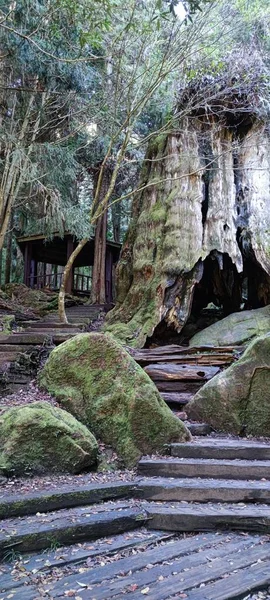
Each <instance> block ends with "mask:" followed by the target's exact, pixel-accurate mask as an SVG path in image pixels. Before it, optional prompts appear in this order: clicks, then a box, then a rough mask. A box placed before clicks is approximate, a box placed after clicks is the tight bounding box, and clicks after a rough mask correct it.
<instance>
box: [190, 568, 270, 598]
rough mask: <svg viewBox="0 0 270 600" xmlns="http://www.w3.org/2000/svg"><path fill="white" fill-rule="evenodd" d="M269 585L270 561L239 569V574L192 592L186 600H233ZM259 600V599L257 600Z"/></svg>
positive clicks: (232, 574) (233, 574)
mask: <svg viewBox="0 0 270 600" xmlns="http://www.w3.org/2000/svg"><path fill="white" fill-rule="evenodd" d="M269 585H270V561H269V560H267V561H264V562H263V564H260V563H258V564H253V565H252V567H250V566H249V567H247V568H245V569H241V570H240V571H239V573H230V575H229V576H228V577H226V578H224V579H222V580H221V581H220V580H219V581H217V582H215V583H211V584H208V585H207V586H206V587H205V588H203V589H202V588H200V589H199V590H198V589H197V590H193V591H191V592H189V594H188V600H235V598H239V597H241V598H242V596H243V594H247V593H248V594H250V593H253V592H256V591H259V590H262V589H265V588H266V587H268V586H269ZM258 600H259V598H258Z"/></svg>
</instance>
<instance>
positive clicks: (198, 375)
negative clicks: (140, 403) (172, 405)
mask: <svg viewBox="0 0 270 600" xmlns="http://www.w3.org/2000/svg"><path fill="white" fill-rule="evenodd" d="M144 370H145V372H146V373H147V375H149V377H151V379H153V380H154V381H166V380H171V381H183V380H188V381H190V380H191V381H192V380H193V381H208V380H209V379H212V377H214V375H216V374H217V373H219V372H220V368H219V367H203V368H201V369H200V368H198V367H197V366H193V365H175V364H169V363H161V364H158V365H156V364H153V365H148V366H147V367H145V369H144Z"/></svg>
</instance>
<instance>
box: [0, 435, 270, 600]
mask: <svg viewBox="0 0 270 600" xmlns="http://www.w3.org/2000/svg"><path fill="white" fill-rule="evenodd" d="M167 452H168V454H167V456H165V457H162V458H159V457H158V456H155V457H153V458H149V457H145V458H142V459H141V461H140V462H139V466H138V475H137V477H135V478H134V480H133V481H130V482H123V481H118V482H115V483H112V482H111V481H110V482H108V483H103V484H97V483H90V484H89V483H87V479H86V477H87V476H82V480H81V481H80V482H78V483H77V485H76V483H75V482H74V484H73V485H70V486H67V485H65V486H64V487H63V488H62V489H61V488H59V489H57V487H55V483H54V485H53V487H52V489H51V490H48V489H47V491H46V492H44V491H43V492H42V491H36V492H32V493H30V494H29V493H25V492H24V494H23V496H22V497H21V498H18V496H16V495H15V497H14V494H13V495H12V496H6V497H5V496H3V495H2V498H1V499H0V518H1V517H2V521H1V522H0V553H1V554H2V556H5V553H6V552H11V553H12V552H15V553H17V554H18V553H24V552H29V551H30V552H32V553H33V552H37V554H34V555H33V554H32V555H30V556H26V557H25V558H24V556H23V555H22V558H21V561H20V562H19V563H18V556H17V555H16V554H15V559H14V560H16V561H17V562H16V563H15V568H14V564H13V565H11V566H10V568H8V567H3V565H0V568H1V569H2V571H3V569H4V571H3V573H4V574H3V575H2V577H1V578H0V592H1V594H2V596H1V597H3V598H9V597H10V598H11V597H12V598H13V599H14V600H36V599H37V598H39V597H44V595H45V597H49V598H66V597H67V596H72V597H75V598H76V597H78V598H80V599H82V600H93V599H96V600H106V599H107V600H109V599H115V600H122V598H123V597H125V596H126V595H127V596H128V597H129V598H131V600H139V599H140V598H141V597H142V595H145V596H146V597H147V598H149V599H151V600H167V599H169V598H185V599H187V600H240V599H243V598H245V599H246V600H248V599H250V600H251V598H252V599H253V600H254V597H253V596H249V594H250V593H251V592H256V591H260V594H259V595H258V597H256V598H258V600H259V598H260V599H261V598H268V596H267V595H265V596H264V595H261V591H262V590H265V589H266V588H267V587H269V586H270V541H269V533H270V444H267V443H264V442H258V441H250V440H243V439H241V440H239V439H232V438H225V437H219V438H218V437H214V438H213V437H209V438H205V439H204V440H202V439H195V440H194V441H193V442H189V443H185V444H171V445H170V446H169V447H167ZM84 478H85V479H84ZM37 509H38V510H37ZM104 536H105V537H104ZM106 536H109V537H106ZM112 536H113V537H112ZM96 538H102V539H98V541H94V540H95V539H96ZM91 540H93V541H92V542H91V543H90V544H89V542H90V541H91ZM52 541H53V544H54V545H56V544H60V545H65V546H66V547H64V548H63V547H62V548H59V551H57V550H53V549H52V548H50V544H51V543H52ZM68 545H70V548H68ZM46 548H47V550H46ZM42 549H43V552H41V550H42ZM18 564H19V571H18V572H17V571H16V565H17V569H18ZM17 573H19V574H20V573H23V577H22V576H21V577H18V574H17ZM43 591H45V592H46V593H45V594H44V593H43ZM41 592H42V593H41ZM11 595H12V596H11Z"/></svg>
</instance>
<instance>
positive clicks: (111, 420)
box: [40, 333, 190, 465]
mask: <svg viewBox="0 0 270 600" xmlns="http://www.w3.org/2000/svg"><path fill="white" fill-rule="evenodd" d="M40 383H41V385H42V386H44V387H45V388H46V389H47V390H49V391H50V392H51V393H52V394H54V395H55V396H56V397H57V398H58V399H59V401H60V402H61V404H62V405H63V406H64V407H65V408H66V409H67V410H69V411H70V412H71V413H72V414H73V415H75V416H76V417H77V418H78V419H79V420H80V421H82V422H83V423H85V424H86V425H88V426H89V428H90V429H91V431H93V432H94V434H95V435H97V436H98V437H100V438H101V440H102V441H103V442H105V443H107V444H110V445H111V446H112V447H113V448H115V449H116V451H117V452H118V455H119V456H120V457H122V458H123V460H124V462H125V464H126V465H133V464H134V463H135V462H136V460H137V459H138V458H139V457H140V456H141V454H147V453H151V452H155V451H161V450H162V449H163V446H164V444H166V443H169V442H172V441H180V440H182V441H184V440H188V439H189V438H190V434H189V432H188V430H187V429H186V428H185V426H184V424H183V423H181V421H179V419H177V418H176V417H175V416H174V415H173V413H172V412H171V410H170V409H169V408H168V407H167V405H166V404H165V402H164V401H163V400H162V398H161V396H160V395H159V393H158V391H157V389H156V387H155V385H154V384H153V382H152V381H151V379H150V378H149V377H148V375H146V373H145V372H144V370H143V369H142V368H141V367H140V366H139V365H138V364H137V363H136V362H135V360H134V359H133V358H132V357H131V356H130V355H129V354H128V352H126V351H125V350H124V348H123V347H122V346H121V345H120V344H119V343H117V342H116V341H115V340H114V339H113V337H112V336H110V335H108V334H102V333H82V334H79V335H77V336H75V337H73V338H72V339H70V340H68V341H67V342H65V343H64V344H61V345H60V346H58V347H57V348H55V350H53V352H52V353H51V354H50V357H49V359H48V361H47V362H46V364H45V367H44V369H43V371H42V372H41V376H40Z"/></svg>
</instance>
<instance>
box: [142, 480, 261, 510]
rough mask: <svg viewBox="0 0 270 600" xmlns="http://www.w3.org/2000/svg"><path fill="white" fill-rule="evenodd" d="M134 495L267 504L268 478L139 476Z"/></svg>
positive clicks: (146, 498) (148, 498)
mask: <svg viewBox="0 0 270 600" xmlns="http://www.w3.org/2000/svg"><path fill="white" fill-rule="evenodd" d="M136 495H137V496H138V497H139V498H144V499H145V500H154V501H155V500H156V501H157V500H158V501H163V502H175V501H177V502H180V501H185V502H200V503H202V502H244V503H249V502H257V503H263V504H270V482H269V481H243V480H239V481H238V480H232V479H230V480H222V479H175V480H169V479H168V478H166V477H159V478H155V479H145V480H141V482H140V483H139V484H138V487H137V490H136Z"/></svg>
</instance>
